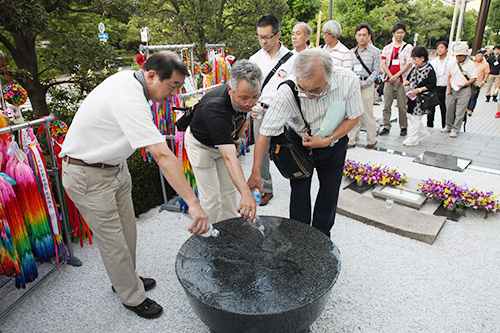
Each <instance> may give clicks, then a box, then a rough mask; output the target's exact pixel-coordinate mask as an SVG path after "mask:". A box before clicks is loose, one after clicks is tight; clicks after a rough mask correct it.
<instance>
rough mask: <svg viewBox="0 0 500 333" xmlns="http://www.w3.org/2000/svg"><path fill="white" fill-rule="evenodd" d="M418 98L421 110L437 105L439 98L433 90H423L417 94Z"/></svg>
mask: <svg viewBox="0 0 500 333" xmlns="http://www.w3.org/2000/svg"><path fill="white" fill-rule="evenodd" d="M418 98H420V102H421V103H422V104H421V105H422V109H423V110H429V109H432V108H433V107H435V106H438V105H439V98H438V97H437V94H436V92H435V91H424V92H422V93H420V94H419V95H418Z"/></svg>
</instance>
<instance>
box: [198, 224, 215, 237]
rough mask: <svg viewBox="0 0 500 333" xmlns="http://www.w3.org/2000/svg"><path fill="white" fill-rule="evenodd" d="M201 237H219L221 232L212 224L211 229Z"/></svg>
mask: <svg viewBox="0 0 500 333" xmlns="http://www.w3.org/2000/svg"><path fill="white" fill-rule="evenodd" d="M201 237H219V230H217V229H215V228H214V226H213V225H212V224H210V229H208V231H207V232H205V233H204V234H201Z"/></svg>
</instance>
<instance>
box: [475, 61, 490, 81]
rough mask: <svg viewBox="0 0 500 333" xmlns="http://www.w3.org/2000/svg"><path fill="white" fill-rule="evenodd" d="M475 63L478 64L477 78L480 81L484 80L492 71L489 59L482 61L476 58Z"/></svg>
mask: <svg viewBox="0 0 500 333" xmlns="http://www.w3.org/2000/svg"><path fill="white" fill-rule="evenodd" d="M474 64H475V65H476V72H477V80H478V81H479V82H481V81H484V78H485V77H486V75H488V74H489V72H490V65H489V64H488V62H487V61H484V60H483V61H481V62H477V61H476V60H474Z"/></svg>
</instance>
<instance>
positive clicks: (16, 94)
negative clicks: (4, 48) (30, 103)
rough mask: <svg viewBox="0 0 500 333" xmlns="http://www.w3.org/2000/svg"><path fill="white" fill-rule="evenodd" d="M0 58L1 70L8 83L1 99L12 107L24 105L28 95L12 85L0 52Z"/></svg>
mask: <svg viewBox="0 0 500 333" xmlns="http://www.w3.org/2000/svg"><path fill="white" fill-rule="evenodd" d="M0 58H2V62H1V66H2V70H3V72H4V74H5V76H6V77H7V80H8V81H9V85H8V86H7V87H5V89H4V91H3V98H4V99H5V100H6V101H7V102H9V103H10V104H12V105H15V106H19V105H23V104H24V103H26V101H27V100H28V93H27V92H26V90H25V89H24V88H23V87H21V86H20V85H19V84H13V83H12V80H11V79H10V75H9V71H8V70H7V65H6V64H5V59H4V58H3V53H2V52H1V51H0Z"/></svg>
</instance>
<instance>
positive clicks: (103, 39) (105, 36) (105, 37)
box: [98, 33, 109, 41]
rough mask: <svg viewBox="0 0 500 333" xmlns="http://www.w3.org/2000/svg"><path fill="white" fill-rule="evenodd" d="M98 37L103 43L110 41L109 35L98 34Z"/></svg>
mask: <svg viewBox="0 0 500 333" xmlns="http://www.w3.org/2000/svg"><path fill="white" fill-rule="evenodd" d="M98 36H99V39H100V40H102V41H106V40H108V39H109V36H108V34H107V33H103V34H102V33H101V34H98Z"/></svg>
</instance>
